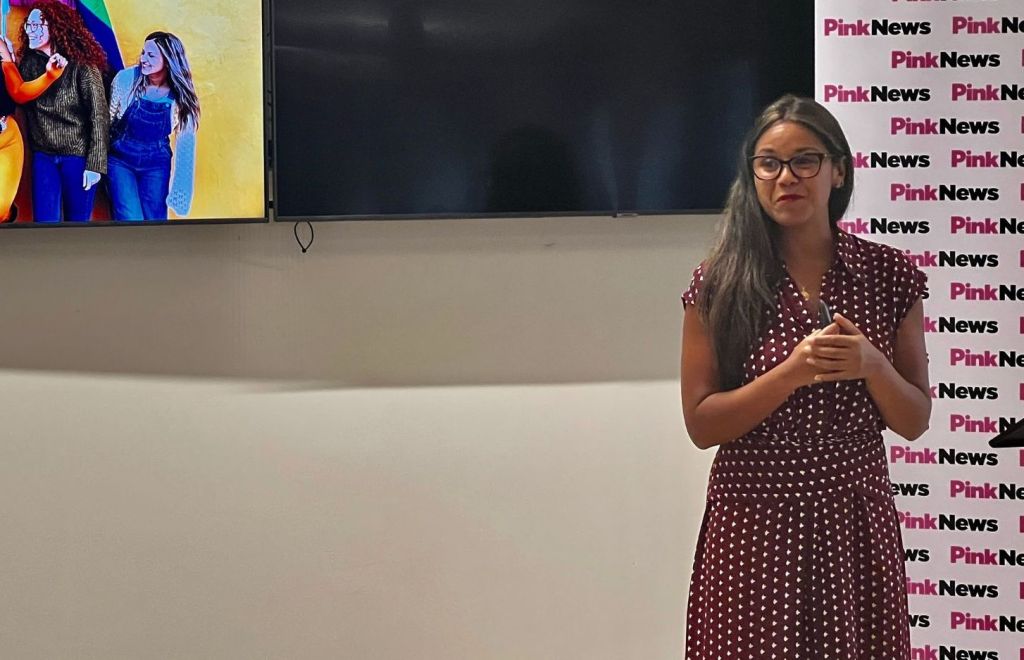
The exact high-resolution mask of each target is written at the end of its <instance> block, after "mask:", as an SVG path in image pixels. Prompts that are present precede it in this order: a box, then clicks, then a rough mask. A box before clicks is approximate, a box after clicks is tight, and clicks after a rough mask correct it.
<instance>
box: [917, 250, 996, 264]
mask: <svg viewBox="0 0 1024 660" xmlns="http://www.w3.org/2000/svg"><path fill="white" fill-rule="evenodd" d="M904 254H906V255H907V258H909V259H910V262H911V263H912V264H914V265H915V266H917V267H918V268H996V267H998V266H999V255H998V254H980V253H974V252H955V251H953V250H941V251H939V252H932V251H931V250H925V251H924V252H911V251H910V250H905V251H904Z"/></svg>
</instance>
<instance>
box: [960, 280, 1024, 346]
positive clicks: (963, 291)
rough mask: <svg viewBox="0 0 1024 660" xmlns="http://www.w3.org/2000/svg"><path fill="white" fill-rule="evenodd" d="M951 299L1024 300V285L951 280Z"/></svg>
mask: <svg viewBox="0 0 1024 660" xmlns="http://www.w3.org/2000/svg"><path fill="white" fill-rule="evenodd" d="M949 299H950V300H984V301H988V302H1005V301H1008V300H1009V301H1012V302H1024V287H1022V286H1017V285H1016V284H1000V285H999V286H993V285H991V284H983V285H981V286H972V285H971V283H970V282H950V283H949ZM1014 360H1016V358H1014ZM1003 366H1006V365H1003ZM1010 366H1017V365H1010ZM1022 366H1024V365H1022Z"/></svg>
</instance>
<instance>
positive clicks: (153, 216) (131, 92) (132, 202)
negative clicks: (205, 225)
mask: <svg viewBox="0 0 1024 660" xmlns="http://www.w3.org/2000/svg"><path fill="white" fill-rule="evenodd" d="M110 121H111V126H110V159H109V163H108V167H107V169H108V173H107V177H108V180H109V186H110V200H111V216H112V218H113V219H114V220H127V221H131V220H136V221H137V220H150V221H152V220H166V219H167V209H168V207H170V208H171V209H172V210H173V211H174V212H175V213H176V214H178V215H179V216H184V215H187V214H188V211H189V207H190V206H191V204H192V185H193V180H194V178H195V177H194V175H195V136H196V129H197V128H198V127H199V99H198V97H197V95H196V91H195V87H194V86H193V84H192V72H191V69H190V67H189V64H188V59H187V58H186V57H185V48H184V46H183V45H182V43H181V40H180V39H178V37H176V36H174V35H173V34H171V33H169V32H153V33H152V34H150V35H149V36H147V37H146V41H145V44H144V45H143V47H142V54H141V55H140V56H139V64H138V66H134V67H131V68H128V69H125V70H124V71H121V72H119V73H118V74H117V75H116V76H115V77H114V82H113V83H112V85H111V90H110ZM171 135H175V145H174V150H173V151H172V149H171ZM172 163H173V165H174V167H173V176H172V167H171V166H172Z"/></svg>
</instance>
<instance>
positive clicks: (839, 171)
mask: <svg viewBox="0 0 1024 660" xmlns="http://www.w3.org/2000/svg"><path fill="white" fill-rule="evenodd" d="M845 181H846V156H837V157H836V159H835V160H833V161H832V187H833V188H842V187H843V183H844V182H845Z"/></svg>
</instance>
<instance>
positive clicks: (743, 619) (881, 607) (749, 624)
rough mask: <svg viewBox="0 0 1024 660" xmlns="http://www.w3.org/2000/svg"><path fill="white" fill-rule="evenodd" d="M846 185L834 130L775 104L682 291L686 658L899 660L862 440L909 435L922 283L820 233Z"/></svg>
mask: <svg viewBox="0 0 1024 660" xmlns="http://www.w3.org/2000/svg"><path fill="white" fill-rule="evenodd" d="M852 193H853V169H852V167H851V152H850V147H849V144H848V143H847V140H846V137H845V136H844V135H843V132H842V129H841V128H840V126H839V123H838V122H837V121H836V119H835V118H834V117H833V116H832V115H831V114H830V113H829V112H828V111H827V110H826V109H825V108H824V107H822V106H821V105H819V104H818V103H816V102H814V101H813V100H810V99H802V98H796V97H792V96H787V97H783V98H782V99H779V100H778V101H777V102H775V103H773V104H772V105H770V106H769V107H768V108H767V109H765V111H764V112H763V113H762V114H761V116H760V117H759V118H758V120H757V121H756V123H755V126H754V129H753V130H752V132H751V134H750V136H749V137H748V139H747V140H746V142H745V144H744V147H743V152H742V157H741V160H740V164H739V171H738V172H737V175H736V179H735V182H734V183H733V185H732V188H731V190H730V192H729V198H728V200H727V204H726V209H725V214H724V221H723V225H722V231H721V236H720V238H719V240H718V243H717V244H716V245H715V247H714V248H713V249H712V251H711V253H710V254H709V256H708V257H707V258H706V260H705V261H704V262H703V263H702V264H701V265H700V266H699V267H698V268H697V269H696V271H695V272H694V276H693V281H692V283H691V285H690V287H689V289H687V290H686V291H685V293H684V294H683V303H684V306H685V308H686V313H685V315H684V320H683V340H682V359H681V375H682V379H681V386H682V405H683V416H684V419H685V422H686V428H687V430H688V432H689V434H690V437H691V439H692V440H693V442H694V444H696V445H697V446H698V447H701V448H708V447H713V446H718V447H719V449H718V452H717V455H716V456H715V460H714V463H713V466H712V469H711V475H710V479H709V483H708V490H707V502H706V510H705V515H704V521H703V524H702V527H701V531H700V536H699V538H698V542H697V553H696V559H695V562H694V570H693V577H692V582H691V585H690V597H689V603H688V610H687V634H686V648H687V655H686V657H687V658H688V660H711V659H715V660H723V659H728V658H743V659H744V660H746V659H749V658H785V659H787V660H791V659H795V658H814V659H815V660H820V659H824V658H836V659H839V658H841V659H842V660H851V659H860V660H868V659H871V660H877V659H880V658H886V659H887V660H906V659H909V657H910V636H909V622H908V614H907V595H906V586H905V583H906V578H905V572H904V566H903V562H904V558H903V547H902V540H901V538H900V528H899V522H898V519H897V514H896V508H895V504H894V502H893V496H892V491H891V485H890V483H889V474H888V464H887V462H886V453H885V448H884V446H883V444H882V434H881V432H882V430H883V429H884V428H885V427H888V428H890V429H892V430H893V431H895V432H896V433H898V434H899V435H901V436H903V437H905V438H907V439H909V440H913V439H915V438H917V437H918V436H920V435H921V434H922V433H923V432H924V431H925V429H927V427H928V418H929V415H930V413H931V399H930V396H929V386H928V368H927V357H926V354H925V345H924V330H923V318H924V317H923V311H922V303H921V298H922V296H923V295H924V293H925V277H924V275H923V273H921V271H919V270H918V269H917V268H915V267H914V266H913V265H912V264H911V263H910V261H909V260H908V259H907V258H906V256H905V255H904V254H903V253H901V252H900V251H898V250H896V249H894V248H891V247H887V246H885V245H880V244H877V243H872V242H868V241H865V240H862V239H860V238H858V237H855V236H852V235H849V234H847V233H845V232H843V231H841V230H840V229H839V228H838V225H837V221H838V220H839V218H840V217H841V216H842V214H843V213H844V212H845V211H846V208H847V205H848V204H849V201H850V197H851V195H852Z"/></svg>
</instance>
